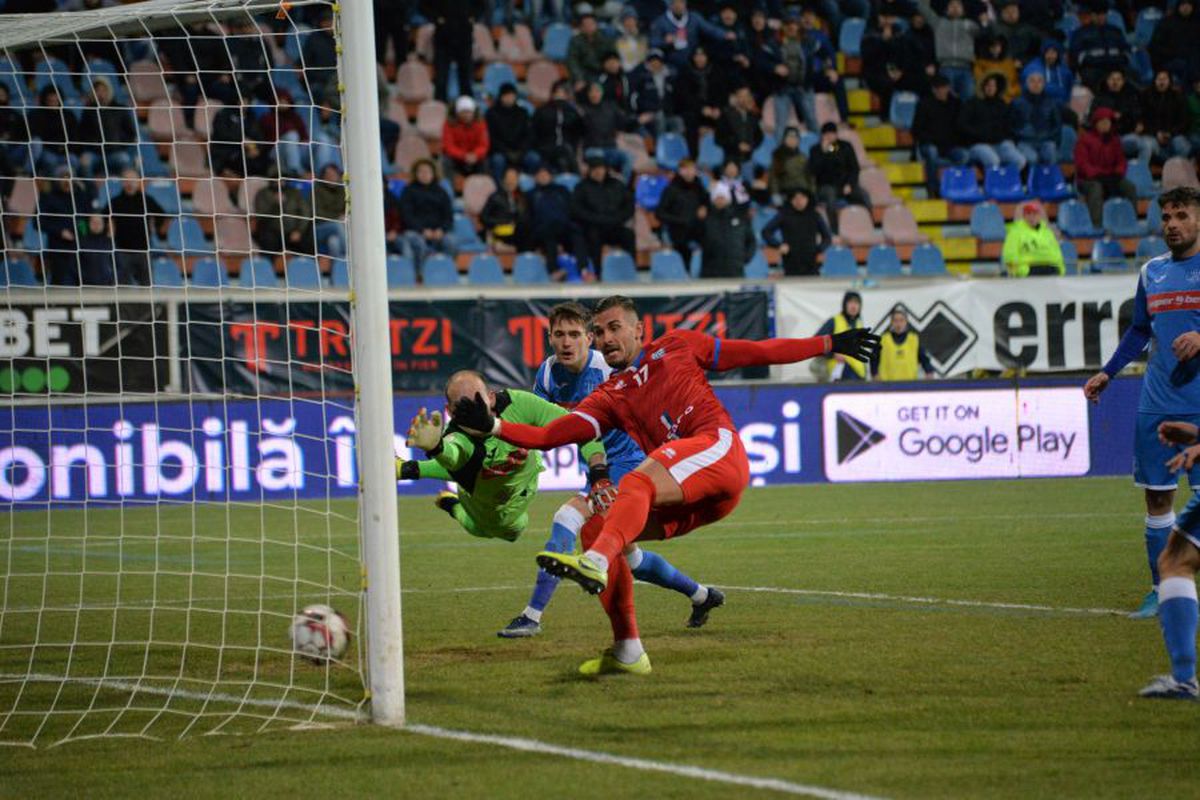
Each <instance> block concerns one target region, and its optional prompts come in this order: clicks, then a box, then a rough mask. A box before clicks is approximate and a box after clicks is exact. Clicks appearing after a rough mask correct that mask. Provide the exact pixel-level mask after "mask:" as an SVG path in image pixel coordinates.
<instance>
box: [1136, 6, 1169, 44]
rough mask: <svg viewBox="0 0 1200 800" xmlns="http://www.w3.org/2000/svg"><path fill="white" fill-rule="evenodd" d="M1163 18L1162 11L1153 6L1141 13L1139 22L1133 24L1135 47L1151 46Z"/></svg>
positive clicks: (1138, 17) (1138, 16) (1139, 13)
mask: <svg viewBox="0 0 1200 800" xmlns="http://www.w3.org/2000/svg"><path fill="white" fill-rule="evenodd" d="M1162 18H1163V12H1162V9H1159V8H1154V7H1153V6H1151V7H1149V8H1143V9H1142V10H1141V11H1139V12H1138V15H1137V21H1136V22H1135V23H1134V24H1133V46H1134V47H1147V46H1149V44H1150V40H1151V39H1153V38H1154V29H1155V28H1157V27H1158V23H1159V22H1160V21H1162Z"/></svg>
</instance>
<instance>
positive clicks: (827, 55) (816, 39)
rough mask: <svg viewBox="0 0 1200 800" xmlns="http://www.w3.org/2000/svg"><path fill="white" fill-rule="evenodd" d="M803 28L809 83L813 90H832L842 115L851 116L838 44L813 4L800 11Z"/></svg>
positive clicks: (825, 91) (821, 91)
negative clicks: (835, 45)
mask: <svg viewBox="0 0 1200 800" xmlns="http://www.w3.org/2000/svg"><path fill="white" fill-rule="evenodd" d="M800 29H801V30H802V31H803V41H804V57H805V66H806V70H805V72H806V78H805V80H806V83H807V86H808V90H809V92H815V93H818V94H832V95H833V100H834V102H835V103H837V107H838V113H839V114H840V115H841V117H842V119H850V103H849V100H848V99H847V97H846V86H845V84H844V83H843V82H842V76H841V74H840V73H839V72H838V69H837V48H836V47H834V46H833V42H832V41H831V40H830V38H829V36H828V35H827V34H826V33H825V31H824V30H822V28H821V18H820V17H819V16H817V12H816V11H815V10H814V9H812V8H805V9H804V10H803V11H802V12H801V15H800Z"/></svg>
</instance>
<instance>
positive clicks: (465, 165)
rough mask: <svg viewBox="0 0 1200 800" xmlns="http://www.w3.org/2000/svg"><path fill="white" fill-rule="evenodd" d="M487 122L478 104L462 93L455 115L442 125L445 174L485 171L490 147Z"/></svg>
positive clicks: (450, 175)
mask: <svg viewBox="0 0 1200 800" xmlns="http://www.w3.org/2000/svg"><path fill="white" fill-rule="evenodd" d="M490 144H491V142H490V140H489V138H488V129H487V124H486V123H485V122H484V121H483V120H482V119H480V117H479V113H478V107H477V106H476V104H475V101H474V100H473V99H471V98H470V97H468V96H466V95H463V96H462V97H460V98H458V100H456V101H454V116H453V117H451V118H449V119H447V120H446V123H445V125H443V126H442V164H443V167H444V169H445V172H446V177H453V176H454V175H455V174H458V175H474V174H475V173H476V172H482V171H483V168H484V165H485V164H486V163H487V162H486V159H487V154H488V149H489V147H490Z"/></svg>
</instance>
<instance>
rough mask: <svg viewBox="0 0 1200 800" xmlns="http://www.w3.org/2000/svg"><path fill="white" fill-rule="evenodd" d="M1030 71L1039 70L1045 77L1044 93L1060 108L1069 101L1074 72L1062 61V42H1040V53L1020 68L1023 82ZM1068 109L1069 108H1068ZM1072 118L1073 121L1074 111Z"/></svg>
mask: <svg viewBox="0 0 1200 800" xmlns="http://www.w3.org/2000/svg"><path fill="white" fill-rule="evenodd" d="M1030 72H1041V73H1042V75H1043V76H1045V79H1046V95H1047V96H1048V97H1049V98H1050V99H1052V100H1053V101H1054V102H1055V103H1056V104H1058V106H1059V107H1060V108H1065V107H1066V105H1067V103H1069V102H1071V89H1072V88H1073V87H1074V86H1075V73H1073V72H1071V68H1070V67H1068V66H1067V65H1066V63H1064V61H1063V58H1062V44H1060V43H1059V42H1058V41H1056V40H1054V39H1047V40H1046V41H1044V42H1042V49H1041V55H1039V56H1037V57H1036V58H1034V59H1033V60H1032V61H1030V62H1029V63H1028V64H1026V65H1025V67H1024V68H1023V69H1022V70H1021V82H1022V83H1024V82H1025V79H1026V77H1027V76H1028V75H1029V73H1030ZM1068 111H1069V109H1068ZM1070 113H1071V114H1072V120H1073V121H1074V116H1073V115H1074V112H1070Z"/></svg>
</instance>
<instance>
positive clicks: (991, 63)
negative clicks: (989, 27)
mask: <svg viewBox="0 0 1200 800" xmlns="http://www.w3.org/2000/svg"><path fill="white" fill-rule="evenodd" d="M979 45H980V48H979V49H980V51H981V52H980V54H979V56H978V57H977V58H976V59H975V66H974V67H973V68H972V69H973V74H974V77H975V85H976V86H979V85H981V84H982V83H983V79H984V78H985V77H987V76H988V75H998V76H1000V77H1001V78H1003V79H1004V80H1003V84H1002V85H1003V86H1004V87H1005V88H1004V93H1003V96H1002V98H1001V99H1003V100H1004V102H1006V103H1011V102H1012V101H1013V100H1015V99H1016V98H1017V97H1018V96H1019V95H1020V94H1021V84H1019V83H1017V62H1016V61H1014V60H1013V59H1012V58H1010V57H1009V55H1008V42H1007V41H1006V40H1005V38H1004V37H1003V36H1000V35H998V34H994V33H990V32H985V33H984V34H983V36H981V37H980V38H979Z"/></svg>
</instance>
